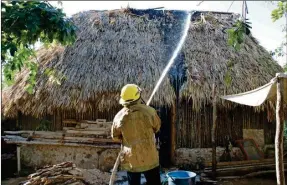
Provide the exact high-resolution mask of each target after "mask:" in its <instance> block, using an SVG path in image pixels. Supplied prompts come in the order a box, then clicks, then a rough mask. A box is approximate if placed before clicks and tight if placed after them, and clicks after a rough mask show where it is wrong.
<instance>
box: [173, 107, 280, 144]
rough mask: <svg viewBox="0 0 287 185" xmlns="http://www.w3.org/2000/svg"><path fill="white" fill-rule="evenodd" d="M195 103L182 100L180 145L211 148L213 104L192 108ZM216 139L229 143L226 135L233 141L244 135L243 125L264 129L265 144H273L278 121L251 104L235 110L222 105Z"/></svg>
mask: <svg viewBox="0 0 287 185" xmlns="http://www.w3.org/2000/svg"><path fill="white" fill-rule="evenodd" d="M191 107H192V105H191V103H187V102H184V103H181V104H180V108H179V120H178V121H177V123H176V125H177V133H176V134H177V148H209V147H212V146H211V128H212V107H211V106H207V107H205V108H204V109H202V110H201V111H199V112H195V111H192V109H191ZM217 110H218V117H217V129H216V142H217V146H225V145H226V143H227V142H226V136H229V137H230V138H231V140H232V141H235V140H238V139H242V138H243V129H264V140H265V144H273V143H274V137H275V126H276V125H275V123H270V122H268V120H267V113H266V112H260V113H256V112H255V111H254V110H253V109H252V108H251V107H245V106H244V107H237V108H236V109H233V110H232V111H228V110H226V109H220V108H218V109H217Z"/></svg>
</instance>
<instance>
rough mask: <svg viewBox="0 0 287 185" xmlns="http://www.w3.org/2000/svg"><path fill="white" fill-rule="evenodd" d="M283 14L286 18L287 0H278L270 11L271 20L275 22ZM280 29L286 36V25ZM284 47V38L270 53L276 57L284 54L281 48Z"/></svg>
mask: <svg viewBox="0 0 287 185" xmlns="http://www.w3.org/2000/svg"><path fill="white" fill-rule="evenodd" d="M283 15H285V16H286V19H287V1H278V2H277V8H276V9H274V10H273V11H272V13H271V18H272V21H273V22H275V21H277V20H279V19H281V18H282V17H283ZM282 31H283V32H285V33H286V35H285V37H286V38H287V32H286V25H284V27H283V30H282ZM284 47H287V42H286V39H285V41H284V42H282V44H281V45H280V46H279V47H278V48H276V49H275V50H274V51H272V52H271V55H272V56H277V57H282V56H285V55H286V52H285V51H284V49H283V48H284ZM285 71H286V70H285Z"/></svg>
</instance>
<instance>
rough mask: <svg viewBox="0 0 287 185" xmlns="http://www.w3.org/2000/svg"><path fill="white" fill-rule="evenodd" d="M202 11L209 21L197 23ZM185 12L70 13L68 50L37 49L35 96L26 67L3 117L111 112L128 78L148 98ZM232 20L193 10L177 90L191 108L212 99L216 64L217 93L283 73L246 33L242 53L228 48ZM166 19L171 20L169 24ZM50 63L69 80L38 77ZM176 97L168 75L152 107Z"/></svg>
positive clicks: (11, 90)
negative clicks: (73, 31) (169, 33)
mask: <svg viewBox="0 0 287 185" xmlns="http://www.w3.org/2000/svg"><path fill="white" fill-rule="evenodd" d="M139 12H141V13H139ZM201 13H203V14H204V15H205V20H206V22H203V23H201V22H200V16H201ZM183 14H185V12H183V11H162V10H135V9H121V10H113V11H87V12H80V13H77V14H75V15H73V17H72V18H73V20H74V22H75V24H76V26H77V27H78V31H77V40H76V42H75V43H74V44H73V45H72V46H68V47H65V48H64V47H62V46H54V47H51V48H49V49H45V48H42V49H41V50H39V51H38V60H39V61H40V71H39V74H38V75H39V77H38V78H37V84H36V88H35V93H34V94H33V95H29V94H28V93H27V92H26V91H25V90H24V87H25V85H26V78H27V76H28V74H27V71H25V70H24V71H23V72H22V73H21V74H19V77H18V78H17V81H16V83H15V85H14V86H12V87H10V88H9V90H6V91H5V92H4V91H3V95H4V96H5V98H4V99H5V101H4V102H3V107H2V108H3V109H2V110H4V114H5V116H15V115H16V111H15V110H21V111H22V112H23V113H24V114H30V115H33V116H41V115H44V114H46V113H52V112H53V111H54V110H55V109H62V110H67V109H73V110H76V111H77V112H85V111H87V110H88V109H90V108H91V107H93V106H94V105H96V107H97V108H98V109H100V110H103V109H109V108H110V107H112V106H116V105H117V104H118V99H119V91H120V89H121V87H122V86H123V85H125V84H126V83H136V84H138V85H139V86H141V88H143V89H144V92H145V93H144V95H143V96H144V99H148V96H149V95H150V94H151V92H152V89H153V88H154V86H155V83H156V81H157V80H158V79H159V77H160V75H161V72H162V70H163V69H164V67H165V65H166V63H167V60H168V59H169V58H170V51H171V49H172V47H171V46H174V45H176V44H177V42H178V40H177V38H178V37H180V34H181V33H180V32H179V31H177V30H176V28H174V30H175V31H173V32H174V33H176V32H178V35H175V37H174V43H169V42H166V39H165V38H164V37H165V34H166V33H165V31H166V30H168V29H169V30H173V27H175V26H178V25H179V22H180V21H182V20H180V21H179V19H181V16H182V15H183ZM237 17H238V15H235V14H230V13H227V14H226V13H220V12H213V13H211V12H196V13H195V14H194V16H193V17H192V23H191V26H190V29H189V34H188V37H187V40H186V42H185V45H184V47H183V49H182V52H183V54H184V58H185V61H184V62H185V65H186V67H187V72H186V76H187V81H186V82H185V84H184V86H182V87H181V98H192V99H193V102H194V103H193V108H196V109H199V108H200V107H201V106H202V105H204V104H208V103H210V100H211V96H210V95H211V85H212V79H213V75H211V74H210V71H211V70H212V68H211V66H212V64H213V63H212V62H213V61H215V64H216V69H217V72H218V74H216V79H217V83H218V85H219V89H220V95H222V94H224V93H226V94H233V93H238V92H242V91H246V90H250V89H254V88H256V87H258V86H259V85H262V84H264V83H266V82H268V81H269V80H270V79H271V78H272V77H274V75H275V73H276V72H279V71H281V70H282V69H281V67H280V66H279V65H278V64H277V63H276V62H275V61H274V60H273V59H272V58H271V56H270V55H269V54H268V52H267V51H266V50H265V49H264V48H263V47H261V46H260V45H257V42H256V40H255V39H254V38H253V37H247V39H246V44H245V45H244V47H243V49H242V50H241V51H240V52H239V53H236V52H235V51H234V50H233V49H232V48H230V47H228V46H227V42H226V37H227V34H226V33H224V30H225V29H226V28H228V27H230V26H231V24H232V23H233V22H234V20H235V19H236V18H237ZM166 19H169V20H170V21H171V22H170V23H169V24H168V25H166V24H165V22H166ZM172 21H174V22H172ZM194 33H196V34H194ZM207 33H208V34H207ZM238 57H240V58H242V59H240V60H238V59H237V58H238ZM230 61H234V62H235V64H234V65H233V68H232V69H230V73H231V75H232V76H233V80H232V83H231V84H230V87H227V85H226V84H224V80H223V79H224V76H225V73H226V71H227V68H228V67H227V66H228V65H230ZM245 61H246V62H245ZM231 63H232V62H231ZM247 66H249V67H250V69H248V68H246V67H247ZM47 68H53V69H55V70H56V71H58V72H59V73H60V74H62V75H64V76H65V77H66V80H64V81H63V82H62V85H61V86H58V85H55V84H52V83H51V82H49V80H48V78H47V77H46V76H45V75H43V73H44V70H45V69H47ZM213 74H215V73H213ZM174 100H175V93H174V90H173V88H172V85H171V83H170V81H169V78H168V77H167V78H166V79H165V81H164V83H163V84H162V85H161V87H160V89H159V92H157V93H156V95H155V97H154V101H153V104H158V105H170V104H172V103H173V102H174Z"/></svg>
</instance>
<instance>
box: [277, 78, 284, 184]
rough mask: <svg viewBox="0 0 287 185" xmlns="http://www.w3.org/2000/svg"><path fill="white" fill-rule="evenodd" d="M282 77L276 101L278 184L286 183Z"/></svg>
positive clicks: (278, 84) (278, 82)
mask: <svg viewBox="0 0 287 185" xmlns="http://www.w3.org/2000/svg"><path fill="white" fill-rule="evenodd" d="M280 81H281V80H280V78H277V103H276V135H275V164H276V177H277V184H278V185H285V177H284V165H283V130H284V125H283V103H282V102H283V101H282V94H283V93H282V85H281V83H280Z"/></svg>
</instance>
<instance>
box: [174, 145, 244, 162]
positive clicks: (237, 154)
mask: <svg viewBox="0 0 287 185" xmlns="http://www.w3.org/2000/svg"><path fill="white" fill-rule="evenodd" d="M224 150H225V148H223V147H217V148H216V158H217V161H220V160H219V158H220V156H221V155H222V154H223V152H224ZM231 157H232V158H236V159H237V160H243V154H242V152H241V150H240V148H237V147H233V148H232V151H231ZM175 158H176V161H175V162H176V165H183V164H192V163H196V162H197V161H198V158H201V159H204V162H212V148H179V149H176V151H175Z"/></svg>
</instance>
